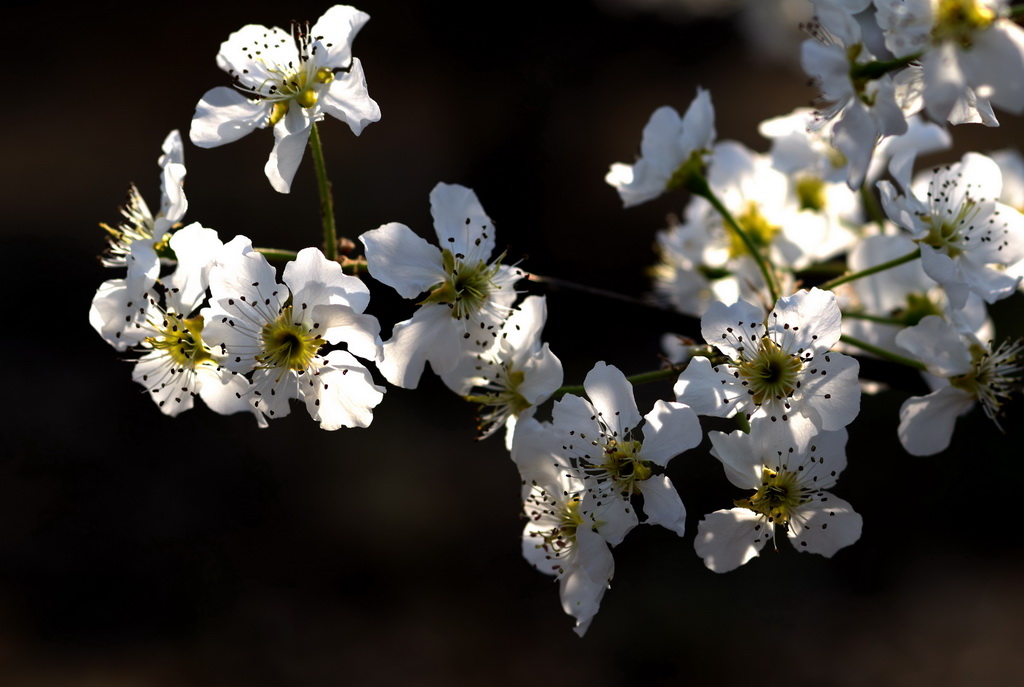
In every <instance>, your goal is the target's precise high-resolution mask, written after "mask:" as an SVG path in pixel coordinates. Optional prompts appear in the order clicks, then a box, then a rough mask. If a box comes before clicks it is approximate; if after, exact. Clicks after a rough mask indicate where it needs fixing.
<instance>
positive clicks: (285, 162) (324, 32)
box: [189, 5, 380, 193]
mask: <svg viewBox="0 0 1024 687" xmlns="http://www.w3.org/2000/svg"><path fill="white" fill-rule="evenodd" d="M369 18H370V17H369V15H367V14H366V13H365V12H361V11H359V10H357V9H355V8H354V7H350V6H348V5H335V6H334V7H332V8H330V9H329V10H327V12H325V13H324V15H323V16H322V17H320V19H319V20H318V21H317V22H316V24H314V25H313V26H312V27H310V26H309V25H308V24H306V25H305V26H303V25H299V24H295V25H293V29H292V34H289V33H288V32H287V31H284V30H283V29H279V28H277V27H274V28H269V29H268V28H267V27H265V26H260V25H257V24H249V25H247V26H244V27H242V28H241V29H240V30H239V31H236V32H235V33H233V34H231V36H230V37H229V38H228V40H227V41H225V42H224V43H222V44H221V46H220V51H219V52H218V53H217V66H219V67H220V68H221V69H223V70H224V71H226V72H227V73H228V74H230V75H231V78H232V79H233V80H234V86H235V88H228V87H226V86H220V87H217V88H214V89H212V90H209V91H207V92H206V94H205V95H204V96H203V98H202V100H200V101H199V104H198V105H197V106H196V112H195V116H194V117H193V118H192V128H191V131H190V133H189V135H190V137H191V139H192V142H193V143H195V144H196V145H197V146H199V147H200V148H213V147H215V146H219V145H223V144H225V143H231V142H232V141H236V140H238V139H239V138H241V137H243V136H245V135H246V134H248V133H249V132H250V131H252V130H253V129H255V128H261V129H262V128H265V127H268V126H271V127H273V128H274V149H273V151H271V153H270V160H269V161H268V162H267V165H266V168H265V172H266V174H267V178H268V179H269V180H270V183H271V185H272V186H273V187H274V189H275V190H277V191H279V192H281V193H288V191H289V190H290V188H291V182H292V179H293V178H294V177H295V171H296V170H297V169H298V166H299V162H300V161H301V160H302V154H303V151H304V150H305V147H306V141H307V140H308V138H309V133H310V128H311V127H312V126H313V124H314V123H315V122H318V121H320V120H321V119H323V118H324V115H325V114H329V115H331V116H332V117H336V118H337V119H340V120H341V121H343V122H345V123H347V124H348V125H349V128H350V129H352V133H354V134H356V135H357V136H358V135H359V134H360V133H361V132H362V130H363V127H365V126H366V125H367V124H369V123H370V122H376V121H377V120H379V119H380V108H378V107H377V103H375V102H374V101H373V100H371V99H370V96H369V94H368V93H367V91H366V78H365V77H364V76H363V67H362V65H361V64H360V62H359V60H358V59H356V58H355V57H352V40H353V39H354V38H355V35H356V34H357V33H358V32H359V29H361V28H362V27H363V24H365V23H366V22H367V21H368V20H369ZM236 89H237V90H236Z"/></svg>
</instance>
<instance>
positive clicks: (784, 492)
mask: <svg viewBox="0 0 1024 687" xmlns="http://www.w3.org/2000/svg"><path fill="white" fill-rule="evenodd" d="M808 493H809V492H808V491H807V490H806V489H804V488H802V487H801V486H800V483H799V481H798V480H797V475H796V473H795V472H789V471H787V470H782V471H779V472H776V471H775V470H769V469H768V468H764V469H763V470H762V471H761V486H760V487H759V488H758V490H757V492H756V493H755V494H754V495H753V496H751V497H750V498H748V499H739V500H737V501H734V502H733V503H734V504H735V505H736V506H737V507H739V508H748V509H750V510H752V511H754V512H755V513H760V514H761V515H764V516H765V517H767V518H768V519H769V520H770V521H771V522H772V523H773V524H776V525H782V526H783V527H786V526H788V525H789V520H790V518H792V517H793V512H794V511H795V510H796V509H797V508H799V507H800V506H802V505H804V504H805V503H807V502H808V501H810V498H808Z"/></svg>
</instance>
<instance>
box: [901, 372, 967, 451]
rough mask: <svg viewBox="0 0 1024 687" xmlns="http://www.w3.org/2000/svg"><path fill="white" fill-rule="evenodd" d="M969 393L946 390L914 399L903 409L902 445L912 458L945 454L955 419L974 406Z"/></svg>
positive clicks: (952, 388) (906, 403)
mask: <svg viewBox="0 0 1024 687" xmlns="http://www.w3.org/2000/svg"><path fill="white" fill-rule="evenodd" d="M974 400H975V399H974V397H972V396H971V395H970V394H969V393H967V392H966V391H963V390H961V389H957V388H955V387H952V386H946V387H943V388H941V389H938V390H937V391H933V392H932V393H930V394H928V395H927V396H911V397H910V398H908V399H907V400H906V401H904V402H903V405H902V406H900V426H899V429H898V430H897V433H898V434H899V437H900V443H901V444H903V448H905V449H906V450H907V453H909V454H910V455H912V456H931V455H935V454H936V453H939V452H941V451H945V450H946V448H947V447H948V446H949V441H950V439H952V438H953V428H954V427H955V426H956V419H957V417H959V416H960V415H962V414H964V413H966V412H967V411H968V410H970V409H971V408H972V407H973V406H974Z"/></svg>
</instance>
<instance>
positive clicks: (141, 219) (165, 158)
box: [100, 129, 188, 267]
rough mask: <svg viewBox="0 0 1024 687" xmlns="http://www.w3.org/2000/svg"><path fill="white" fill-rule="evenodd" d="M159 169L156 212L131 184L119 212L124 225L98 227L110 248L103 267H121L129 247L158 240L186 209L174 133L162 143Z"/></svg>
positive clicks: (178, 145) (182, 165)
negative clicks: (104, 230) (138, 242)
mask: <svg viewBox="0 0 1024 687" xmlns="http://www.w3.org/2000/svg"><path fill="white" fill-rule="evenodd" d="M162 149H163V155H161V156H160V158H159V160H158V161H157V162H158V164H159V165H160V211H159V212H157V214H156V215H153V213H152V212H151V211H150V209H149V206H148V205H146V201H145V200H143V199H142V196H141V195H139V190H138V189H137V188H135V184H132V185H131V186H129V187H128V200H127V202H126V203H125V204H124V206H123V207H122V208H121V214H122V215H123V216H124V221H123V222H121V223H120V224H118V225H117V226H116V227H110V226H108V225H106V224H100V226H101V227H103V228H104V229H106V230H107V233H108V234H110V236H108V240H109V243H110V245H109V246H108V248H107V253H106V255H104V256H103V258H102V262H103V264H104V265H105V266H107V267H123V266H124V265H125V264H126V259H127V256H128V254H129V252H130V251H131V244H132V243H134V242H135V241H144V240H146V239H153V238H155V239H157V240H158V241H159V240H162V239H163V238H164V234H166V233H167V232H168V231H170V230H171V229H172V228H173V227H174V225H175V224H177V223H178V222H180V221H181V218H182V217H184V216H185V211H186V210H187V209H188V201H186V200H185V191H184V189H183V184H184V181H185V163H184V153H183V150H182V144H181V134H180V133H178V130H177V129H175V130H174V131H172V132H171V133H169V134H167V138H165V139H164V142H163V146H162Z"/></svg>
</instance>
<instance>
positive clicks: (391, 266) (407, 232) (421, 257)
mask: <svg viewBox="0 0 1024 687" xmlns="http://www.w3.org/2000/svg"><path fill="white" fill-rule="evenodd" d="M359 240H360V241H362V242H363V245H364V246H365V247H366V267H367V270H368V271H369V272H370V276H372V277H373V278H374V279H376V280H377V281H379V282H382V283H384V284H387V285H388V286H390V287H391V288H393V289H394V290H395V291H397V292H398V295H400V296H401V297H402V298H415V297H416V296H418V295H419V294H421V293H423V292H424V291H426V290H428V289H430V288H431V287H433V286H437V285H438V284H440V283H441V282H443V281H444V280H445V279H446V278H447V276H448V275H447V274H446V273H445V271H444V267H443V266H442V264H441V251H440V249H438V248H437V247H436V246H432V245H430V244H429V243H427V242H426V241H424V240H423V239H422V238H420V237H419V236H417V235H416V234H415V233H414V232H413V231H412V229H410V228H409V227H407V226H405V225H404V224H399V223H397V222H391V223H390V224H385V225H383V226H381V227H380V228H378V229H373V230H372V231H368V232H366V233H364V234H363V235H362V236H360V237H359Z"/></svg>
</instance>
